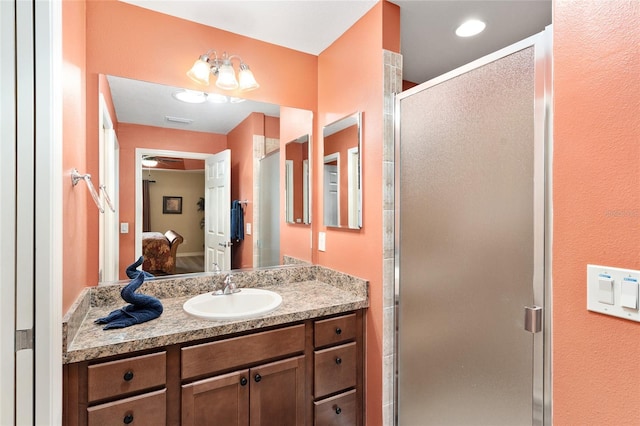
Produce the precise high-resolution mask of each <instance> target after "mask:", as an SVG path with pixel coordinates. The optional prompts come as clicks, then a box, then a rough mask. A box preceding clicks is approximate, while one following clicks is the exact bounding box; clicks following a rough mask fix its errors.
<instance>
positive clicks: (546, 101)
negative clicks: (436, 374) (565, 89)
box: [394, 25, 553, 425]
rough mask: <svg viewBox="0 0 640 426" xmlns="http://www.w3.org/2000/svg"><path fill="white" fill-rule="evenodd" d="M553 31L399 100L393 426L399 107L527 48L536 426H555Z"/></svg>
mask: <svg viewBox="0 0 640 426" xmlns="http://www.w3.org/2000/svg"><path fill="white" fill-rule="evenodd" d="M552 34H553V26H552V25H549V26H547V27H546V28H545V30H544V31H542V32H541V33H538V34H536V35H533V36H531V37H529V38H526V39H524V40H522V41H520V42H517V43H514V44H512V45H510V46H508V47H505V48H503V49H501V50H498V51H496V52H494V53H492V54H489V55H487V56H484V57H482V58H480V59H477V60H475V61H473V62H470V63H468V64H466V65H463V66H461V67H459V68H457V69H455V70H453V71H450V72H448V73H445V74H443V75H441V76H439V77H436V78H434V79H432V80H429V81H427V82H425V83H422V84H420V85H418V86H415V87H413V88H411V89H409V90H406V91H404V92H402V93H400V94H398V95H397V96H396V99H395V114H394V115H395V130H394V136H395V152H396V159H395V205H396V214H395V251H394V256H395V259H394V260H395V261H394V263H395V271H394V272H395V273H394V275H395V292H394V294H395V315H394V317H395V318H394V320H395V330H396V335H395V351H394V355H395V356H394V371H395V375H394V377H395V382H394V411H395V412H394V424H396V425H397V424H398V409H399V404H398V395H399V392H398V380H399V374H398V372H399V366H398V358H399V345H398V335H399V328H398V327H399V323H398V319H399V303H400V302H401V300H400V282H399V281H400V280H399V278H400V248H399V247H400V233H399V230H400V214H399V206H400V191H401V188H400V167H401V164H400V158H398V155H399V153H400V136H401V135H400V122H401V101H402V100H403V99H405V98H408V97H410V96H412V95H415V94H417V93H419V92H422V91H424V90H427V89H429V88H431V87H434V86H436V85H438V84H441V83H443V82H445V81H447V80H451V79H453V78H455V77H458V76H460V75H463V74H465V73H468V72H469V71H472V70H474V69H477V68H480V67H482V66H484V65H487V64H489V63H491V62H494V61H496V60H499V59H501V58H504V57H506V56H509V55H511V54H513V53H516V52H519V51H521V50H524V49H526V48H529V47H533V49H534V78H535V81H534V191H533V192H534V275H533V299H534V300H533V301H532V304H533V305H535V306H539V307H542V308H543V311H542V312H543V324H542V331H541V332H539V333H534V334H533V373H532V376H533V389H532V396H533V398H532V401H531V404H532V414H533V415H532V419H531V424H532V425H551V424H552V418H553V417H552V407H551V402H552V395H551V392H552V387H551V353H552V352H551V344H552V341H551V331H552V323H551V318H552V306H551V288H552V282H551V259H552V257H551V248H552V229H553V226H552V225H553V224H552V211H553V209H552V187H553V186H552V173H551V172H552V159H553V151H552V149H553V109H552V108H553V102H552V100H553V92H552V78H553V70H552V56H551V54H552V47H553V45H552V41H553V39H552Z"/></svg>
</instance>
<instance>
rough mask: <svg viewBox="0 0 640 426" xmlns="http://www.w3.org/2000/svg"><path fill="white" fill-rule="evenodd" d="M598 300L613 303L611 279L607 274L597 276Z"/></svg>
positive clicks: (608, 303)
mask: <svg viewBox="0 0 640 426" xmlns="http://www.w3.org/2000/svg"><path fill="white" fill-rule="evenodd" d="M598 302H601V303H606V304H607V305H613V279H612V278H611V277H610V276H608V275H600V276H599V277H598Z"/></svg>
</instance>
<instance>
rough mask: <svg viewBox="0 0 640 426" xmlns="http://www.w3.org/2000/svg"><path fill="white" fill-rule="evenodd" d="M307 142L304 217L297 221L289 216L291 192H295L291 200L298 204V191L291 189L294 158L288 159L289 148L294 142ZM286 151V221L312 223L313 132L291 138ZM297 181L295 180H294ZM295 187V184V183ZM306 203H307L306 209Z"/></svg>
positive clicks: (295, 223)
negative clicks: (290, 170) (290, 174)
mask: <svg viewBox="0 0 640 426" xmlns="http://www.w3.org/2000/svg"><path fill="white" fill-rule="evenodd" d="M304 143H306V144H307V160H306V161H307V170H306V176H305V171H304V160H303V161H302V167H303V169H302V206H303V207H302V210H303V213H302V219H301V221H300V222H297V221H296V219H295V218H293V217H292V218H291V220H290V218H289V215H290V213H291V211H290V209H291V207H290V205H289V194H290V193H291V192H293V194H291V197H292V198H291V202H292V203H293V204H294V205H295V204H296V191H290V189H289V182H290V180H289V168H288V167H289V166H288V165H289V164H290V163H289V162H290V161H292V160H288V159H287V148H288V147H289V146H293V145H292V144H304ZM284 152H285V158H284V160H285V167H284V170H285V203H284V219H285V223H287V224H289V225H311V190H312V185H311V158H312V155H311V154H312V152H311V134H309V133H307V134H305V135H302V136H300V137H298V138H296V139H293V140H290V141H289V142H287V143H286V144H285V147H284ZM305 178H306V179H305ZM294 181H295V180H294ZM294 188H295V185H294ZM305 205H306V211H305Z"/></svg>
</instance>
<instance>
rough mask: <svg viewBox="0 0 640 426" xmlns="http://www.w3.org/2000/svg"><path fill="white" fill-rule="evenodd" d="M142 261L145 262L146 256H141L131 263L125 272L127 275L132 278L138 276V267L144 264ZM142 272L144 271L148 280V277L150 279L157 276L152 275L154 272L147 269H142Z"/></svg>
mask: <svg viewBox="0 0 640 426" xmlns="http://www.w3.org/2000/svg"><path fill="white" fill-rule="evenodd" d="M142 262H144V257H143V256H140V258H139V259H138V260H137V261H136V262H135V263H132V264H131V265H129V266H127V269H126V271H125V272H126V273H127V276H128V277H129V278H130V279H134V278H135V277H137V276H138V274H139V273H140V271H138V269H137V268H138V266H140V265H142ZM142 272H143V273H144V278H145V280H146V279H149V280H150V279H153V278H155V276H154V275H152V274H150V273H148V272H147V271H142Z"/></svg>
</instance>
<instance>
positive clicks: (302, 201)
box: [285, 135, 311, 225]
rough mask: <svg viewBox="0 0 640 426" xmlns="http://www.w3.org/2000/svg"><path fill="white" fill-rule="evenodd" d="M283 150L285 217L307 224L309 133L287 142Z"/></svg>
mask: <svg viewBox="0 0 640 426" xmlns="http://www.w3.org/2000/svg"><path fill="white" fill-rule="evenodd" d="M285 151H286V160H285V197H286V203H285V219H286V222H287V223H292V224H301V225H309V224H310V223H311V220H310V215H309V193H310V188H309V153H310V151H309V135H304V136H300V137H299V138H297V139H294V140H292V141H289V142H287V144H286V145H285Z"/></svg>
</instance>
